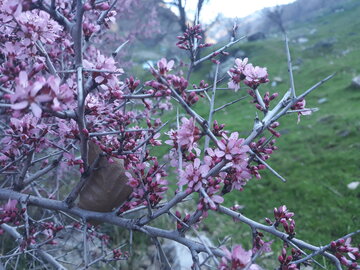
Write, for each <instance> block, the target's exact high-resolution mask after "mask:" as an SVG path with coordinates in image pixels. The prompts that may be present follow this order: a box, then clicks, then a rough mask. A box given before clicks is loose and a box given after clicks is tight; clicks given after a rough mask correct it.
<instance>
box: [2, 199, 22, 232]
mask: <svg viewBox="0 0 360 270" xmlns="http://www.w3.org/2000/svg"><path fill="white" fill-rule="evenodd" d="M17 204H18V201H17V200H10V199H9V200H8V202H7V203H5V204H4V205H2V206H0V224H3V223H12V224H14V225H16V226H17V225H19V224H20V222H21V221H22V220H23V216H22V215H23V213H24V212H25V209H19V208H18V207H17Z"/></svg>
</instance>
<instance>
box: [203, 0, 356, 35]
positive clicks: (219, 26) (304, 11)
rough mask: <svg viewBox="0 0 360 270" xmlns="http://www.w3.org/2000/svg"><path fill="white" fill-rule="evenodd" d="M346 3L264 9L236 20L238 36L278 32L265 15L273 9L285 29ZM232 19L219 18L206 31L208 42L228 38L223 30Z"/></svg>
mask: <svg viewBox="0 0 360 270" xmlns="http://www.w3.org/2000/svg"><path fill="white" fill-rule="evenodd" d="M347 2H351V0H297V1H295V2H294V3H291V4H287V5H281V6H278V7H272V8H264V9H263V10H260V11H257V12H255V13H253V14H251V15H249V16H247V17H245V18H241V19H236V20H237V24H238V25H239V30H238V34H239V35H240V36H241V35H252V34H254V33H257V32H263V33H265V34H268V33H270V32H274V31H278V30H279V29H278V28H277V26H276V24H274V23H273V22H272V21H271V20H269V18H268V16H267V14H268V13H269V12H272V11H274V10H275V9H280V10H281V18H282V22H283V24H284V26H285V28H288V27H291V25H292V24H294V23H298V22H303V21H308V20H312V19H314V18H316V17H318V16H323V15H326V14H327V13H329V12H330V13H333V12H338V11H340V10H341V9H342V8H343V5H345V4H346V3H347ZM234 20H235V19H233V18H225V17H220V18H218V19H217V21H216V22H214V23H213V24H212V26H211V29H209V30H208V33H207V36H208V37H209V39H210V40H218V41H220V40H222V39H227V38H229V35H228V34H229V33H228V32H227V31H224V29H229V30H230V29H231V28H232V25H233V24H234Z"/></svg>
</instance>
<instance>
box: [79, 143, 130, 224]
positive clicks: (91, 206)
mask: <svg viewBox="0 0 360 270" xmlns="http://www.w3.org/2000/svg"><path fill="white" fill-rule="evenodd" d="M101 152H102V151H101V149H100V148H99V146H98V145H96V144H95V143H93V142H91V141H89V154H88V158H89V164H92V163H93V162H94V161H95V159H96V158H97V157H98V156H99V154H100V153H101ZM113 160H114V162H113V163H110V162H108V160H107V159H106V158H105V157H100V161H99V163H98V165H97V167H96V168H95V169H94V170H93V172H92V173H91V176H90V177H89V179H88V180H87V182H86V184H85V186H84V188H83V189H82V190H81V192H80V196H79V203H78V206H79V207H80V208H82V209H86V210H91V211H97V212H111V211H112V210H113V209H114V208H115V207H118V206H120V205H121V204H123V203H124V202H125V201H126V200H127V199H128V197H129V195H130V194H131V192H132V188H131V187H130V186H128V185H127V184H126V183H127V181H128V178H127V176H126V175H125V169H124V161H123V160H121V159H114V158H113ZM92 223H93V222H92Z"/></svg>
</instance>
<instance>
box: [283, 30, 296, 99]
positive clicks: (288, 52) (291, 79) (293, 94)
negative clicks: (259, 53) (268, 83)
mask: <svg viewBox="0 0 360 270" xmlns="http://www.w3.org/2000/svg"><path fill="white" fill-rule="evenodd" d="M285 47H286V56H287V63H288V72H289V76H290V90H291V98H292V99H294V98H296V93H295V83H294V76H293V69H292V64H291V55H290V49H289V40H288V37H287V35H286V34H285Z"/></svg>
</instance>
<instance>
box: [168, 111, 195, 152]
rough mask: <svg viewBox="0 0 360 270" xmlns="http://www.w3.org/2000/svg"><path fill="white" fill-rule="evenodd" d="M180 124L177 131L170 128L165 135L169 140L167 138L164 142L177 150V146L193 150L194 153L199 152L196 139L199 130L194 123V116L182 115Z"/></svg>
mask: <svg viewBox="0 0 360 270" xmlns="http://www.w3.org/2000/svg"><path fill="white" fill-rule="evenodd" d="M181 122H182V125H181V126H180V128H179V130H178V131H174V130H170V131H169V132H168V133H167V135H169V136H170V138H171V140H167V141H166V142H165V143H166V144H169V145H172V146H173V147H174V148H176V150H177V146H178V145H180V147H181V148H183V149H185V150H187V151H189V152H191V151H192V150H195V152H196V154H197V155H199V154H200V149H199V148H198V147H197V144H196V141H198V140H199V138H200V136H199V135H200V130H199V128H198V127H196V125H195V120H194V118H190V119H187V118H186V117H183V118H182V119H181Z"/></svg>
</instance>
